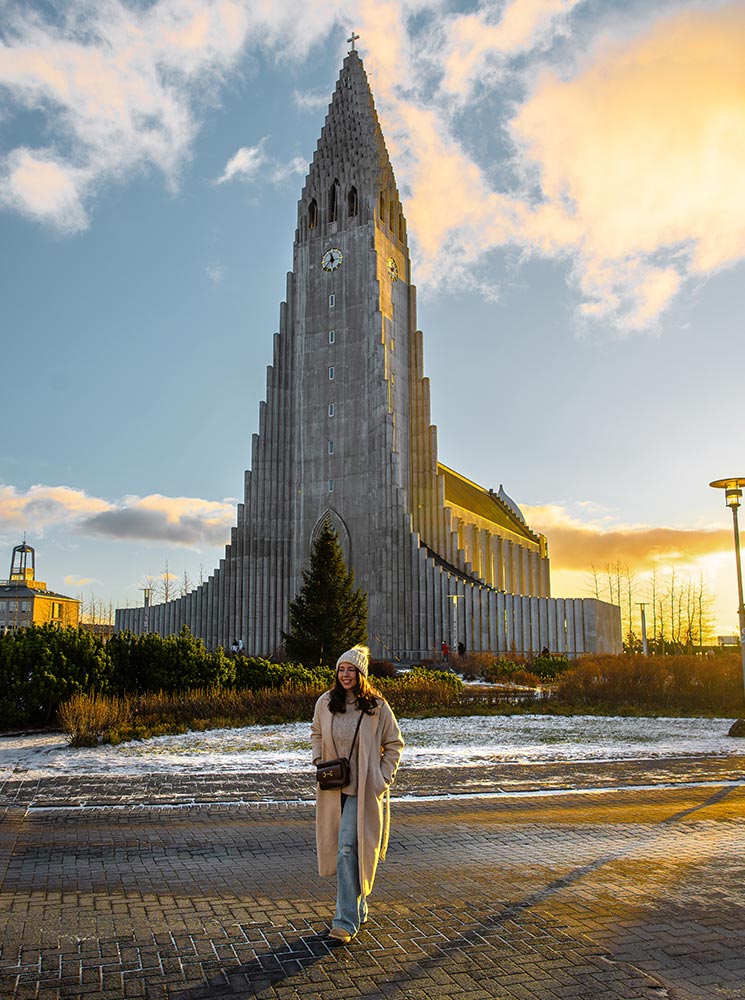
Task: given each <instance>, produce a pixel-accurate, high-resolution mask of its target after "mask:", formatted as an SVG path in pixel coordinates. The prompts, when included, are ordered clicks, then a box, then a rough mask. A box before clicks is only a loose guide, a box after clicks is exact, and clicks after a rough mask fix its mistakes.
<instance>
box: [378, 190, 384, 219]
mask: <svg viewBox="0 0 745 1000" xmlns="http://www.w3.org/2000/svg"><path fill="white" fill-rule="evenodd" d="M379 214H380V221H381V222H385V191H381V192H380V213H379Z"/></svg>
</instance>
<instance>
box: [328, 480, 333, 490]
mask: <svg viewBox="0 0 745 1000" xmlns="http://www.w3.org/2000/svg"><path fill="white" fill-rule="evenodd" d="M333 492H334V480H333V479H329V493H333Z"/></svg>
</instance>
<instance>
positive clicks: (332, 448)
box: [329, 440, 334, 455]
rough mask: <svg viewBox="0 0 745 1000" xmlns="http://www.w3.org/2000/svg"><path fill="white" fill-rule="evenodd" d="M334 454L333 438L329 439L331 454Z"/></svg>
mask: <svg viewBox="0 0 745 1000" xmlns="http://www.w3.org/2000/svg"><path fill="white" fill-rule="evenodd" d="M333 454H334V442H333V441H332V440H329V455H333Z"/></svg>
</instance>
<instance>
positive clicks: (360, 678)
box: [310, 646, 404, 944]
mask: <svg viewBox="0 0 745 1000" xmlns="http://www.w3.org/2000/svg"><path fill="white" fill-rule="evenodd" d="M369 657H370V653H369V650H368V649H367V647H366V646H355V647H354V648H353V649H348V650H347V652H346V653H342V654H341V656H340V657H339V659H338V660H337V663H336V684H335V685H334V687H333V688H332V689H331V690H330V691H326V692H325V693H324V694H322V695H321V697H320V698H319V699H318V701H317V702H316V707H315V711H314V713H313V722H312V724H311V731H310V732H311V746H312V750H313V763H314V764H319V763H320V762H321V761H325V760H330V759H333V758H336V757H348V758H349V762H350V778H349V784H347V785H345V787H344V788H341V789H339V788H335V789H328V790H323V789H321V788H320V786H318V787H317V788H316V848H317V850H318V871H319V874H321V875H324V876H330V875H333V874H334V873H336V877H337V893H336V912H335V913H334V919H333V923H332V926H331V930H330V931H329V936H330V937H332V938H334V939H335V940H337V941H340V942H342V943H343V944H347V943H348V942H349V941H351V940H352V938H353V937H354V936H355V934H356V933H357V931H358V930H359V929H360V924H363V923H364V922H365V920H367V897H368V896H369V895H370V892H371V891H372V887H373V882H374V881H375V872H376V869H377V867H378V861H382V860H384V858H385V853H386V848H387V847H388V833H389V830H390V820H391V807H390V790H389V789H390V786H391V784H392V783H393V779H394V778H395V775H396V770H397V768H398V762H399V760H400V759H401V751H402V750H403V746H404V741H403V739H402V737H401V730H400V729H399V728H398V723H397V722H396V718H395V716H394V714H393V712H392V711H391V709H390V706H389V705H388V702H387V701H386V700H385V698H383V696H382V695H381V694H380V693H379V692H378V691H376V690H375V688H374V687H373V686H372V685H371V684H370V682H369V680H368V677H367V672H368V664H369Z"/></svg>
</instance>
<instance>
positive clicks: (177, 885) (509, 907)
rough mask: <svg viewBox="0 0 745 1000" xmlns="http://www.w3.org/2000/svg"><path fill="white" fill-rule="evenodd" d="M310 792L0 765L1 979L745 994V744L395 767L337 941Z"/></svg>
mask: <svg viewBox="0 0 745 1000" xmlns="http://www.w3.org/2000/svg"><path fill="white" fill-rule="evenodd" d="M311 794H312V788H311V787H310V786H309V783H308V781H307V780H305V779H303V778H300V777H296V778H293V779H291V780H287V781H285V780H283V779H282V778H281V776H278V775H259V774H248V773H247V774H244V775H231V776H230V778H229V779H228V780H222V779H221V778H220V776H219V775H215V776H214V777H209V778H208V777H195V778H191V779H190V778H188V777H184V776H181V777H177V778H175V777H173V776H167V775H153V776H151V777H146V776H138V777H132V776H130V777H123V776H120V777H116V776H106V777H105V778H101V777H99V778H96V777H89V778H85V777H73V778H30V777H24V775H23V774H18V775H16V776H14V777H12V778H11V779H9V780H7V781H5V782H4V783H1V782H0V879H1V880H2V889H1V890H0V942H1V943H2V952H1V954H0V997H2V998H3V1000H10V998H13V1000H27V998H32V997H34V998H35V997H40V998H45V1000H47V998H48V1000H52V998H74V997H105V998H112V1000H113V998H118V997H146V998H169V1000H217V998H223V997H226V998H227V997H233V998H235V997H260V998H282V1000H290V998H306V1000H312V998H316V997H323V998H328V1000H335V998H338V1000H346V998H350V1000H358V998H359V1000H363V998H364V1000H372V998H376V997H386V998H396V1000H397V998H402V1000H403V998H432V1000H449V998H453V1000H455V998H458V1000H481V998H484V1000H486V998H495V997H496V998H500V1000H512V998H515V1000H518V998H519V1000H580V998H582V1000H585V998H586V1000H606V998H607V1000H610V998H623V1000H643V998H665V997H667V998H670V1000H694V998H695V1000H725V998H730V1000H732V998H745V905H744V903H743V901H744V900H745V888H744V887H745V758H743V757H729V758H727V759H720V760H717V759H714V758H712V759H701V760H699V761H696V762H692V761H690V760H687V761H685V762H676V761H675V760H672V761H671V760H667V761H664V762H653V761H640V762H633V763H628V762H625V763H615V764H602V765H596V764H585V765H578V764H576V763H573V764H567V765H565V766H563V767H562V766H559V765H540V766H530V767H522V768H520V767H513V768H509V767H508V766H506V765H502V766H500V767H495V768H490V769H486V770H484V771H483V772H482V773H480V774H479V775H477V776H474V775H472V774H467V773H463V772H459V771H450V770H437V769H431V770H427V771H422V770H420V771H413V770H412V771H410V772H408V774H407V772H406V770H405V769H403V770H402V772H401V775H400V781H399V783H398V785H397V786H396V798H395V799H394V802H393V830H392V838H391V846H390V852H389V858H388V861H387V862H386V863H385V864H384V865H383V866H381V868H380V870H379V875H378V880H377V883H376V886H375V892H374V895H373V896H372V897H371V898H370V903H371V913H370V919H369V921H368V923H367V924H366V925H365V926H364V928H363V929H362V931H361V933H360V934H359V936H358V938H357V939H356V940H355V941H353V942H352V944H351V945H350V946H348V947H343V946H337V945H333V944H331V943H329V942H328V941H327V940H326V938H325V931H326V929H327V927H328V921H329V918H330V916H331V913H332V903H333V896H334V883H333V880H325V879H321V878H319V877H318V875H317V874H316V869H315V855H314V840H313V836H314V832H313V807H312V803H311V802H310V801H309V798H310V796H311Z"/></svg>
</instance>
